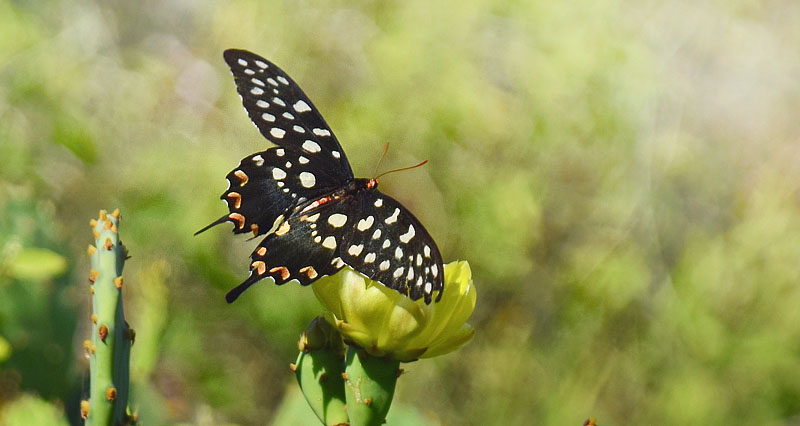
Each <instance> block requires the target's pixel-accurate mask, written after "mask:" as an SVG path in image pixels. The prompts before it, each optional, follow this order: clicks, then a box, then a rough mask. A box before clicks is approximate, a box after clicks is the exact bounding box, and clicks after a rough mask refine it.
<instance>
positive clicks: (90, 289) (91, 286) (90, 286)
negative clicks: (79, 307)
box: [89, 284, 94, 294]
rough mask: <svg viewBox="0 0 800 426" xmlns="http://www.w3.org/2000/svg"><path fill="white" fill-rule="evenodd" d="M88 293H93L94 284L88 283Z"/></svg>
mask: <svg viewBox="0 0 800 426" xmlns="http://www.w3.org/2000/svg"><path fill="white" fill-rule="evenodd" d="M89 293H91V294H94V286H93V285H91V284H90V285H89Z"/></svg>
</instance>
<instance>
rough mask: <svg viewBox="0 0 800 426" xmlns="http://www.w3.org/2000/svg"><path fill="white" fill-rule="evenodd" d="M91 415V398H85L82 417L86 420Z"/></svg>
mask: <svg viewBox="0 0 800 426" xmlns="http://www.w3.org/2000/svg"><path fill="white" fill-rule="evenodd" d="M87 417H89V400H88V399H84V400H83V401H81V418H82V419H84V420H86V418H87Z"/></svg>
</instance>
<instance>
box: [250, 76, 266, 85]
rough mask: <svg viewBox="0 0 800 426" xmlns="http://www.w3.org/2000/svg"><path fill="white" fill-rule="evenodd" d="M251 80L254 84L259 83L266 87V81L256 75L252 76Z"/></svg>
mask: <svg viewBox="0 0 800 426" xmlns="http://www.w3.org/2000/svg"><path fill="white" fill-rule="evenodd" d="M250 81H252V82H253V84H256V85H259V86H261V87H264V86H265V84H264V82H263V81H261V80H259V79H257V78H255V77H253V78H251V79H250Z"/></svg>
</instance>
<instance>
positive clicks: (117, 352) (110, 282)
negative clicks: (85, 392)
mask: <svg viewBox="0 0 800 426" xmlns="http://www.w3.org/2000/svg"><path fill="white" fill-rule="evenodd" d="M90 225H91V227H92V233H93V234H94V239H95V244H94V245H91V246H89V249H88V254H89V258H90V259H91V265H92V269H91V271H90V272H89V284H90V286H89V289H90V292H91V294H92V338H91V339H90V340H87V341H86V342H84V346H85V348H86V352H87V356H88V357H89V370H90V380H91V382H90V390H89V400H88V401H82V402H81V406H80V408H81V415H82V417H83V418H84V419H86V425H89V426H92V425H104V426H105V425H118V424H128V423H130V421H131V418H130V417H129V416H127V414H126V411H127V408H128V407H127V405H128V391H129V374H128V373H129V368H130V349H131V345H132V344H133V338H134V333H133V330H132V329H131V328H130V327H128V324H127V322H125V312H124V310H123V307H122V285H123V278H122V267H123V265H124V264H125V259H126V257H127V251H126V250H125V247H124V246H123V245H122V243H121V242H120V241H119V234H118V232H117V231H118V227H119V210H118V209H117V210H114V212H112V213H111V214H108V213H107V212H106V211H105V210H101V211H100V214H99V217H98V218H97V219H92V220H91V222H90Z"/></svg>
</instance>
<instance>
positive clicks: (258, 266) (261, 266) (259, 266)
mask: <svg viewBox="0 0 800 426" xmlns="http://www.w3.org/2000/svg"><path fill="white" fill-rule="evenodd" d="M250 267H252V268H253V269H255V270H256V273H258V275H264V272H266V270H267V264H266V263H264V262H262V261H260V260H256V261H255V262H253V263H252V264H251V265H250Z"/></svg>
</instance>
